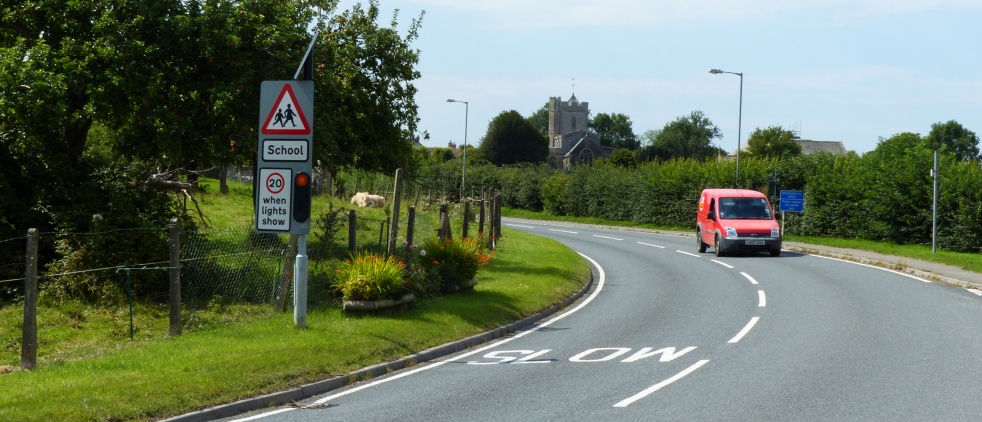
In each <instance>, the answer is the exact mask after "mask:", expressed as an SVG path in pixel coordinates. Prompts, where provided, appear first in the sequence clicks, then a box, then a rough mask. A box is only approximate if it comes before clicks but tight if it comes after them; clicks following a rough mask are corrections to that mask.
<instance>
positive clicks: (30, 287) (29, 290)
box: [20, 229, 38, 369]
mask: <svg viewBox="0 0 982 422" xmlns="http://www.w3.org/2000/svg"><path fill="white" fill-rule="evenodd" d="M25 261H26V262H25V264H26V268H25V279H26V280H25V282H24V332H23V334H24V337H23V341H22V343H21V352H20V367H21V368H24V369H34V367H35V366H37V358H38V320H37V311H38V230H37V229H29V230H27V258H26V260H25Z"/></svg>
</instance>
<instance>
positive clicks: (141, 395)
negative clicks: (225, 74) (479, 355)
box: [0, 180, 590, 421]
mask: <svg viewBox="0 0 982 422" xmlns="http://www.w3.org/2000/svg"><path fill="white" fill-rule="evenodd" d="M214 183H215V182H214V181H212V180H203V186H204V187H205V190H204V192H205V193H204V194H203V195H201V199H202V201H201V203H202V209H203V211H204V213H205V215H206V216H208V218H209V220H210V222H211V224H212V225H215V226H218V225H224V224H229V225H232V226H238V225H240V224H241V223H242V222H243V221H246V224H247V225H250V224H251V221H248V219H249V218H251V217H250V216H251V214H252V211H251V193H250V190H249V189H250V188H249V186H248V185H241V184H234V183H233V184H232V185H231V186H230V188H231V189H230V190H231V194H229V195H227V196H226V195H215V194H212V193H209V192H213V191H212V189H213V188H215V187H217V186H216V185H215V184H214ZM343 205H344V201H341V200H338V199H331V198H328V197H317V198H316V199H315V211H314V213H313V214H315V215H316V214H318V212H319V211H317V210H324V209H326V208H327V207H328V206H333V207H340V206H343ZM348 205H349V207H350V204H348ZM359 212H364V213H366V214H374V213H383V214H384V213H385V210H383V209H368V208H365V209H360V210H359ZM431 217H433V215H432V214H430V215H426V214H424V215H423V216H421V217H420V218H431ZM589 277H590V269H589V267H588V266H587V264H586V262H585V261H583V260H582V259H581V258H580V257H579V256H578V255H576V254H575V253H574V252H573V251H572V250H570V249H569V248H567V247H565V246H563V245H561V244H559V243H557V242H554V241H551V240H547V239H544V238H540V237H536V236H532V235H529V234H526V233H523V232H520V231H515V230H511V229H508V228H505V229H504V231H503V235H502V239H500V242H499V243H498V245H497V248H496V251H495V254H494V256H493V258H491V259H490V260H489V261H487V262H486V265H485V266H484V267H483V268H481V270H480V271H479V272H478V273H477V275H476V279H477V281H478V284H477V286H475V288H474V290H473V291H470V292H465V293H458V294H453V295H446V296H434V297H431V298H429V299H427V300H423V301H421V302H419V303H417V304H416V305H415V306H413V307H412V308H410V309H409V310H407V311H405V312H402V313H399V314H396V315H393V316H368V317H351V316H347V315H345V314H344V313H342V311H341V308H340V306H339V303H338V301H337V300H336V299H337V298H335V297H332V296H331V295H329V294H328V292H326V291H324V290H322V291H321V293H320V294H319V295H317V294H315V293H312V296H317V297H311V300H310V301H311V303H312V304H313V306H311V307H310V308H309V312H308V316H307V323H308V328H307V329H299V328H296V327H295V326H294V324H293V319H292V318H293V315H292V313H291V312H282V313H278V312H274V311H273V307H272V306H271V305H241V304H230V305H222V306H216V307H209V308H208V309H206V310H196V311H195V313H194V316H193V319H192V320H190V321H187V322H186V323H185V324H187V325H186V330H185V333H184V334H183V335H181V336H179V337H173V338H171V337H168V336H167V329H168V328H167V309H166V304H164V305H161V304H154V303H142V304H138V305H137V306H138V307H139V309H137V312H136V313H137V314H138V315H139V316H140V319H141V322H140V323H141V326H140V328H141V329H140V330H139V331H138V335H137V336H136V337H135V338H134V340H132V341H131V340H129V337H128V332H127V329H126V326H127V325H126V324H127V321H126V319H127V315H128V314H127V312H126V311H125V309H124V307H123V306H117V307H106V306H94V305H91V304H87V303H84V302H81V301H71V302H59V303H51V304H50V306H42V307H41V313H40V314H39V315H38V320H39V321H40V333H39V338H40V339H41V347H40V354H39V361H40V362H39V366H38V367H37V368H36V369H35V370H32V371H19V370H16V364H17V362H18V359H19V339H20V338H19V332H20V327H19V323H20V319H21V317H22V315H23V309H22V307H21V306H18V304H16V303H14V304H10V305H7V306H4V307H2V308H0V328H2V333H3V334H2V341H3V343H4V344H3V348H2V351H0V364H4V366H3V368H5V369H4V370H3V372H4V373H3V374H0V390H2V391H4V394H3V395H2V396H0V420H25V421H30V420H38V421H48V420H151V419H159V418H163V417H166V416H173V415H176V414H180V413H183V412H188V411H193V410H197V409H201V408H204V407H208V406H214V405H218V404H222V403H227V402H231V401H234V400H238V399H242V398H246V397H253V396H256V395H260V394H264V393H270V392H275V391H280V390H283V389H286V388H289V387H295V386H298V385H301V384H304V383H308V382H312V381H316V380H321V379H325V378H329V377H333V376H341V375H344V374H347V373H349V372H352V371H354V370H357V369H360V368H363V367H366V366H370V365H373V364H376V363H380V362H385V361H391V360H395V359H398V358H400V357H403V356H405V355H408V354H411V353H415V352H419V351H421V350H425V349H427V348H429V347H433V346H437V345H440V344H444V343H446V342H449V341H453V340H457V339H460V338H464V337H468V336H471V335H475V334H478V333H482V332H485V331H487V330H490V329H494V328H497V327H500V326H502V325H504V324H507V323H510V322H513V321H515V320H518V319H520V318H523V317H526V316H529V315H532V314H534V313H536V312H537V311H540V310H542V309H545V308H547V307H549V306H551V305H553V304H556V303H558V302H560V301H562V300H564V299H566V298H568V297H569V296H570V295H572V294H573V293H574V292H576V291H578V290H579V289H580V288H582V287H583V285H584V283H586V282H587V281H588V280H589ZM188 328H190V329H188ZM230 368H234V369H230Z"/></svg>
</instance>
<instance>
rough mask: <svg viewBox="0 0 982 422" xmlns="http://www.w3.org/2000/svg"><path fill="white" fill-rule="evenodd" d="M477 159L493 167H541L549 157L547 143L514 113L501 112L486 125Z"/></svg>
mask: <svg viewBox="0 0 982 422" xmlns="http://www.w3.org/2000/svg"><path fill="white" fill-rule="evenodd" d="M478 149H479V150H480V151H481V154H480V156H481V158H483V159H485V160H487V161H488V162H490V163H492V164H495V165H499V166H500V165H503V164H517V163H541V162H545V160H546V158H547V157H548V156H549V142H548V140H546V137H545V136H543V135H542V133H540V132H539V130H538V129H536V128H535V126H533V125H532V123H530V122H529V121H528V120H526V119H525V118H523V117H522V115H521V114H519V113H518V112H517V111H515V110H510V111H504V112H502V113H501V114H499V115H497V116H495V118H494V119H491V122H490V123H488V132H487V134H486V135H484V138H483V139H481V146H480V147H478Z"/></svg>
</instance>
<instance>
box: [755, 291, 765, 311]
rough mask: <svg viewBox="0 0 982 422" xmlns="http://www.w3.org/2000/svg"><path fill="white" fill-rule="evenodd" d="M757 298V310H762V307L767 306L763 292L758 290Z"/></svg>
mask: <svg viewBox="0 0 982 422" xmlns="http://www.w3.org/2000/svg"><path fill="white" fill-rule="evenodd" d="M757 298H758V300H757V307H758V308H763V307H765V306H767V296H764V291H763V290H758V291H757Z"/></svg>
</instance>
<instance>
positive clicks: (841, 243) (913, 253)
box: [785, 236, 982, 273]
mask: <svg viewBox="0 0 982 422" xmlns="http://www.w3.org/2000/svg"><path fill="white" fill-rule="evenodd" d="M785 238H786V239H787V240H789V241H792V242H801V243H810V244H813V245H825V246H832V247H836V248H848V249H859V250H865V251H871V252H877V253H881V254H884V255H893V256H902V257H906V258H913V259H920V260H922V261H928V262H938V263H942V264H948V265H952V266H955V267H959V268H962V269H964V270H968V271H972V272H977V273H982V255H979V254H971V253H963V252H949V251H944V250H941V249H938V253H932V252H931V247H930V246H923V245H897V244H893V243H885V242H873V241H869V240H860V239H833V238H827V237H810V236H786V237H785Z"/></svg>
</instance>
